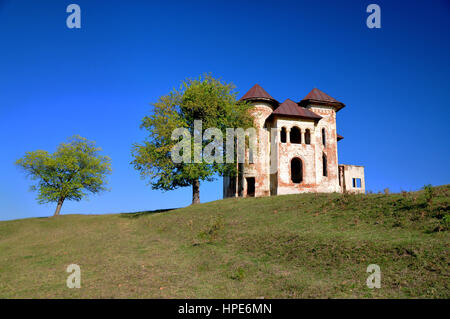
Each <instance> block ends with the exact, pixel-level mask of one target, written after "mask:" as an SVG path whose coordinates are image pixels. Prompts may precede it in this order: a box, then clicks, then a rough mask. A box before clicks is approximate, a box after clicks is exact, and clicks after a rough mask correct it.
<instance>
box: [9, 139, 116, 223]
mask: <svg viewBox="0 0 450 319" xmlns="http://www.w3.org/2000/svg"><path fill="white" fill-rule="evenodd" d="M99 151H101V149H100V148H97V147H96V146H95V142H92V141H88V140H87V139H85V138H83V137H81V136H78V135H75V136H73V137H71V138H70V139H69V141H68V143H61V144H60V145H59V146H58V149H57V150H56V152H55V153H53V154H50V153H48V152H47V151H42V150H38V151H33V152H27V153H25V156H24V157H23V158H21V159H19V160H17V161H16V163H15V164H16V165H17V166H19V167H20V168H22V169H23V170H24V171H25V172H26V174H27V175H28V176H29V177H30V178H31V179H32V180H36V181H37V183H36V185H33V186H31V188H30V189H31V190H32V191H37V192H38V196H37V199H38V201H39V203H40V204H43V203H49V202H56V203H57V206H56V210H55V213H54V216H57V215H59V212H60V211H61V207H62V205H63V203H64V201H65V200H76V201H79V200H81V199H82V198H83V197H85V196H87V195H88V193H93V194H95V193H99V192H101V191H104V190H106V188H105V184H106V175H107V174H110V173H111V164H110V162H111V160H110V159H109V157H107V156H101V155H99Z"/></svg>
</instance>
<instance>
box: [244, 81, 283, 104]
mask: <svg viewBox="0 0 450 319" xmlns="http://www.w3.org/2000/svg"><path fill="white" fill-rule="evenodd" d="M241 100H267V101H270V102H276V103H277V104H278V101H277V100H275V99H274V98H273V97H272V96H270V94H269V93H267V92H266V90H264V89H263V88H262V87H261V86H260V85H259V84H255V85H254V86H253V87H252V88H251V89H250V90H249V91H248V92H247V93H245V94H244V96H243V97H241Z"/></svg>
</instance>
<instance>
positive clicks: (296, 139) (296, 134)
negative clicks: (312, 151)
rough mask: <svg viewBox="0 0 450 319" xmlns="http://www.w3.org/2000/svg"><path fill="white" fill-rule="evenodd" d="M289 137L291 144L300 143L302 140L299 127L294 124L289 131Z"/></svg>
mask: <svg viewBox="0 0 450 319" xmlns="http://www.w3.org/2000/svg"><path fill="white" fill-rule="evenodd" d="M289 137H290V139H291V143H293V144H300V143H301V142H302V133H301V131H300V129H299V128H298V127H296V126H294V127H293V128H291V133H290V135H289Z"/></svg>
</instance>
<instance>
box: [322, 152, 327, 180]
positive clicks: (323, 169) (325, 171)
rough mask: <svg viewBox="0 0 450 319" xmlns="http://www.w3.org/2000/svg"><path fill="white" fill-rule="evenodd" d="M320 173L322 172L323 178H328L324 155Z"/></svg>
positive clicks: (323, 155)
mask: <svg viewBox="0 0 450 319" xmlns="http://www.w3.org/2000/svg"><path fill="white" fill-rule="evenodd" d="M322 172H323V176H328V172H327V156H326V155H325V154H322Z"/></svg>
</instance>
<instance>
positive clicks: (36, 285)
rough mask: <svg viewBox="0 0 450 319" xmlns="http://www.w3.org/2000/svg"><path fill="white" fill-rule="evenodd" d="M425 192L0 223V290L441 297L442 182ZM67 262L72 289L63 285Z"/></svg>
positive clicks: (235, 202) (50, 294) (53, 294)
mask: <svg viewBox="0 0 450 319" xmlns="http://www.w3.org/2000/svg"><path fill="white" fill-rule="evenodd" d="M434 193H435V197H434V198H433V199H432V202H431V204H428V203H427V202H426V201H425V197H424V194H423V192H422V191H421V192H414V193H403V194H391V195H384V194H369V195H340V194H304V195H286V196H278V197H266V198H246V199H226V200H223V201H216V202H211V203H207V204H201V205H196V206H193V207H186V208H182V209H177V210H172V211H165V212H142V213H134V214H115V215H92V216H85V215H66V216H64V215H63V216H60V217H58V218H32V219H23V220H14V221H5V222H0V298H17V297H18V298H35V297H40V298H176V297H177V298H231V297H233V298H261V297H264V298H305V297H307V298H373V297H375V298H380V297H385V298H392V297H394V298H410V297H425V298H436V297H437V298H449V297H450V291H449V286H448V284H449V275H450V273H449V262H450V260H449V244H450V241H449V239H450V232H449V231H448V224H449V216H448V214H449V207H450V197H449V195H450V187H449V185H447V186H441V187H437V188H434ZM445 216H446V217H445ZM69 264H78V265H80V267H81V288H80V289H68V288H67V287H66V279H67V276H68V275H69V274H68V273H66V267H67V266H68V265H69ZM369 264H377V265H379V266H380V267H381V273H382V277H381V288H380V289H369V288H368V287H367V286H366V279H367V277H368V275H369V274H368V273H366V268H367V266H368V265H369Z"/></svg>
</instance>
